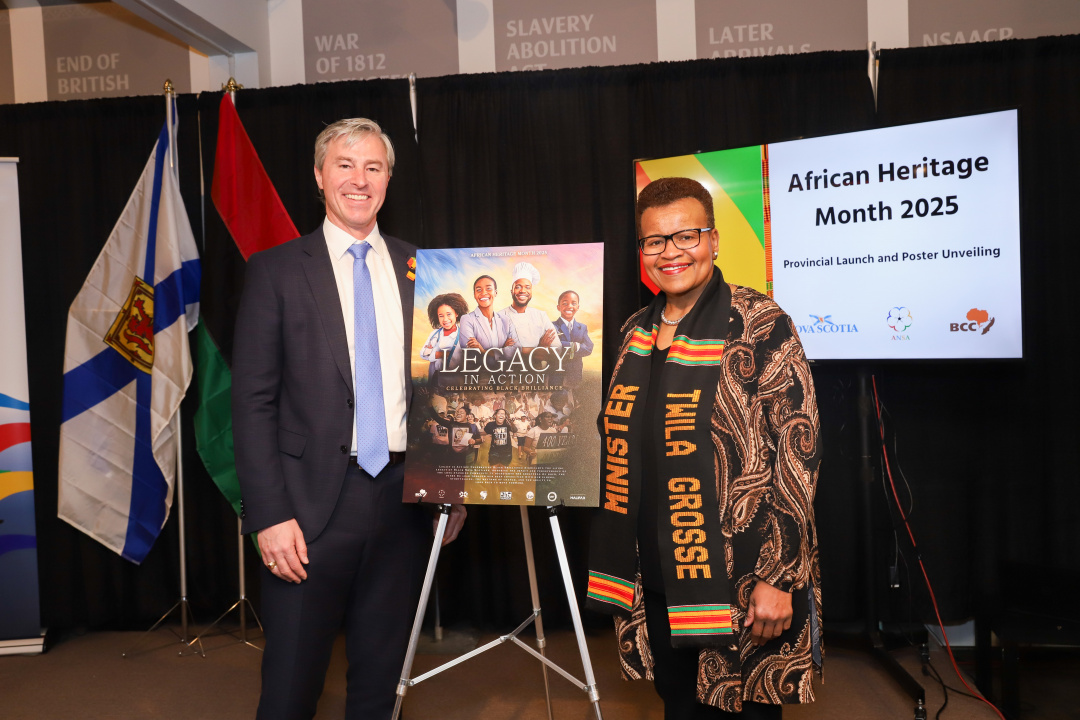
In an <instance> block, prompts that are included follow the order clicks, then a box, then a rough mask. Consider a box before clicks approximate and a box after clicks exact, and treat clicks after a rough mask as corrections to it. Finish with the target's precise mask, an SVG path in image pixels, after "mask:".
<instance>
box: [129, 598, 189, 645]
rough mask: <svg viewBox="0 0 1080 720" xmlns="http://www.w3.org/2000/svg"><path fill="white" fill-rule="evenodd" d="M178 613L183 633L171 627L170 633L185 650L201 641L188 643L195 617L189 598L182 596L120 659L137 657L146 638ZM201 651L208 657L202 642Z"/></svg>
mask: <svg viewBox="0 0 1080 720" xmlns="http://www.w3.org/2000/svg"><path fill="white" fill-rule="evenodd" d="M177 611H179V613H180V628H181V632H180V633H179V634H178V633H177V632H176V630H174V629H173V628H171V627H170V628H169V631H170V632H171V633H172V634H173V635H176V638H177V639H178V640H179V641H180V642H181V643H183V644H184V646H185V648H186V647H191V645H192V644H193V643H195V642H196V641H197V640H199V638H197V637H196V638H195V639H194V640H192V641H191V642H188V624H189V622H190V623H191V624H192V625H194V624H195V617H194V616H193V615H192V614H191V605H190V604H189V603H188V599H187V596H185V595H181V596H180V599H179V600H177V601H176V602H175V603H174V604H173V606H172V607H171V608H169V609H168V611H167V612H166V613H165V614H164V615H162V616H161V617H160V618H158V621H157V622H156V623H154V624H153V625H151V626H150V629H149V630H147V631H145V632H144V633H143V634H142V635H140V636H139V639H138V640H136V641H135V642H134V643H133V644H132V645H131V647H129V648H128V649H127V650H125V651H124V652H122V653H120V657H122V658H129V657H132V656H133V655H135V654H136V653H135V649H136V648H137V647H139V646H140V645H141V644H142V643H143V641H144V640H146V638H148V637H149V636H150V635H151V633H153V632H154V631H155V630H157V629H158V628H159V627H160V626H161V624H162V623H163V622H165V621H166V620H167V619H168V618H169V616H170V615H172V614H173V613H174V612H177ZM199 651H200V652H201V653H202V655H203V657H206V652H205V651H204V650H203V647H202V642H201V641H200V642H199ZM179 654H180V655H183V654H184V650H183V649H181V650H180V652H179Z"/></svg>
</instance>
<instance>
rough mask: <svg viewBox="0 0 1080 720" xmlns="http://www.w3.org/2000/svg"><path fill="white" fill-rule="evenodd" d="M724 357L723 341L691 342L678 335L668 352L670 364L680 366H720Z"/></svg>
mask: <svg viewBox="0 0 1080 720" xmlns="http://www.w3.org/2000/svg"><path fill="white" fill-rule="evenodd" d="M723 356H724V341H723V340H691V339H690V338H688V337H686V336H685V335H676V336H675V339H674V340H672V341H671V348H670V349H669V350H668V359H667V361H668V362H673V363H679V364H680V365H719V364H720V358H722V357H723Z"/></svg>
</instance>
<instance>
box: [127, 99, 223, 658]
mask: <svg viewBox="0 0 1080 720" xmlns="http://www.w3.org/2000/svg"><path fill="white" fill-rule="evenodd" d="M162 91H163V93H164V94H165V127H166V128H167V129H168V134H169V150H168V156H169V172H172V173H174V177H175V173H176V169H175V168H176V127H175V118H174V117H173V102H174V96H175V94H176V92H175V90H174V89H173V84H172V80H170V79H166V80H165V85H164V87H163V88H162ZM149 279H150V281H151V282H153V278H149ZM175 422H176V489H175V491H174V492H175V497H176V505H177V515H178V516H179V517H178V518H177V522H179V523H180V599H179V600H177V601H176V603H175V604H174V605H173V606H172V607H171V608H170V609H169V611H168V612H166V613H165V614H164V615H162V616H161V617H160V618H159V619H158V621H157V622H156V623H154V624H153V625H152V626H151V627H150V629H149V630H147V631H146V632H145V633H143V634H142V635H141V636H140V637H139V639H138V640H136V641H135V644H134V645H132V646H131V647H130V648H128V649H127V650H125V651H124V652H122V653H121V654H120V656H121V657H123V658H127V657H130V656H131V655H132V654H133V651H134V650H135V648H136V647H138V646H139V644H140V643H141V642H142V640H143V639H144V638H145V637H147V636H148V635H150V634H151V633H152V632H154V630H157V628H158V626H159V625H161V623H163V622H164V621H165V619H166V618H168V617H169V616H170V615H172V613H173V610H179V611H180V642H182V643H184V644H185V645H187V646H188V647H191V646H192V645H194V644H195V642H196V641H197V640H199V637H198V636H196V637H195V638H194V639H193V640H191V641H190V642H189V641H188V620H189V619H190V620H191V622H192V623H194V621H195V618H194V616H193V615H192V614H191V606H190V604H189V603H188V593H187V533H186V528H187V526H186V523H185V522H184V441H183V434H182V430H181V422H180V413H179V412H178V413H177V414H176V420H175ZM174 632H175V631H174ZM180 654H181V655H183V654H184V652H183V651H181V652H180ZM199 654H200V655H202V656H203V657H206V651H205V650H204V649H203V646H202V643H201V642H199Z"/></svg>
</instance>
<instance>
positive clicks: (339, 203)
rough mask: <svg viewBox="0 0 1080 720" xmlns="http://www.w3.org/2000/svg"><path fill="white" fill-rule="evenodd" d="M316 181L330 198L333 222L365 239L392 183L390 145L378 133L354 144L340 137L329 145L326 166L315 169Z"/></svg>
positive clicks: (326, 196)
mask: <svg viewBox="0 0 1080 720" xmlns="http://www.w3.org/2000/svg"><path fill="white" fill-rule="evenodd" d="M315 182H317V183H318V184H319V189H320V190H322V191H323V195H324V196H325V198H326V216H327V217H328V218H330V222H332V223H333V224H334V225H336V226H338V227H339V228H341V229H342V230H344V231H345V232H347V233H349V234H350V235H352V236H353V237H354V238H356V239H357V240H363V239H364V238H366V237H367V236H368V234H369V233H370V232H371V231H372V230H373V229H374V228H375V220H376V216H377V215H378V212H379V208H381V207H382V204H383V201H384V200H385V199H386V186H387V185H388V184H389V182H390V162H389V161H388V160H387V158H386V146H385V145H383V143H382V140H380V139H379V137H378V136H377V135H374V134H372V135H368V136H366V137H365V138H363V139H362V140H360V141H359V142H355V143H353V144H352V145H350V146H347V145H346V138H344V137H339V138H337V139H336V140H334V141H333V142H332V143H330V145H329V146H328V147H327V148H326V158H325V159H324V160H323V166H322V167H321V168H315Z"/></svg>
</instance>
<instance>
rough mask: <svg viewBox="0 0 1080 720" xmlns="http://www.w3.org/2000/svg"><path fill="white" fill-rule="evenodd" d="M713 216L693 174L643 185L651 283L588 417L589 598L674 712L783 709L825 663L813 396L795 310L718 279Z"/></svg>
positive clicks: (807, 689) (775, 714)
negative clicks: (595, 436) (593, 513)
mask: <svg viewBox="0 0 1080 720" xmlns="http://www.w3.org/2000/svg"><path fill="white" fill-rule="evenodd" d="M714 225H715V221H714V219H713V202H712V197H711V196H710V195H709V193H708V191H707V190H705V188H704V187H702V186H701V185H700V184H699V183H697V182H696V181H694V180H690V179H688V178H665V179H661V180H657V181H655V182H653V183H650V184H649V185H648V186H646V187H645V188H644V189H643V190H642V191H641V194H640V196H639V197H638V202H637V229H638V235H639V237H640V240H639V241H638V245H639V250H640V251H641V253H642V260H643V263H644V266H645V268H646V271H647V272H648V274H649V277H650V278H651V279H652V280H653V282H655V283H656V284H657V285H658V286H659V287H660V290H661V292H660V293H659V294H658V295H657V297H656V299H655V300H654V301H653V302H652V303H651V304H650V305H649V306H648V307H646V308H644V309H643V310H641V311H639V312H637V313H636V314H634V315H633V316H632V317H631V318H630V319H629V320H628V321H627V323H626V324H625V325H624V326H623V332H624V333H625V337H624V339H623V343H622V347H621V348H620V351H619V355H618V359H617V361H616V364H615V371H614V374H613V376H612V380H611V385H610V387H609V388H608V392H607V397H606V398H605V403H604V410H603V413H602V414H601V416H600V419H599V428H600V434H601V435H602V436H603V443H604V447H603V452H604V455H605V462H604V467H605V470H604V472H603V474H602V477H603V483H602V488H601V508H600V512H599V514H598V515H597V517H596V519H595V520H594V522H593V528H592V540H591V543H590V559H589V590H588V602H589V605H590V606H591V607H593V608H594V609H597V610H601V611H605V612H610V613H613V614H614V615H615V626H616V631H617V634H618V639H619V652H620V656H621V662H622V669H623V673H624V675H625V676H627V677H629V678H632V679H639V678H648V679H651V680H653V681H654V683H655V685H656V690H657V693H658V694H659V695H660V697H661V698H662V699H663V701H664V711H665V715H664V716H665V718H667V719H668V720H671V719H672V718H723V717H733V718H746V719H752V718H779V717H780V716H781V705H782V704H784V703H804V702H811V701H812V700H813V699H814V692H813V687H812V684H811V678H812V674H813V670H814V669H817V670H818V671H819V672H820V668H821V643H820V628H821V624H820V609H821V593H820V587H819V579H820V575H819V570H818V556H817V533H816V530H815V527H814V511H813V499H814V488H815V485H816V482H817V475H818V466H819V463H820V459H821V447H820V443H819V427H818V414H817V405H816V401H815V396H814V385H813V379H812V378H811V376H810V369H809V366H808V365H807V362H806V357H805V355H804V354H803V349H802V346H801V344H800V343H799V338H798V335H797V334H796V332H795V328H794V325H793V324H792V322H791V319H790V318H789V317H788V316H787V315H786V314H785V313H784V312H783V311H782V310H781V309H780V307H779V306H778V305H777V304H776V303H775V302H773V301H772V300H771V299H770V298H769V297H767V296H765V295H762V294H761V293H759V292H757V291H755V290H752V289H750V288H746V287H740V286H737V285H729V284H728V283H726V282H724V279H723V276H722V274H721V272H720V270H719V269H718V268H717V267H716V266H715V265H714V260H715V258H716V257H717V252H718V242H719V233H718V232H717V230H716V229H715V228H714V227H713V226H714ZM635 544H636V548H637V549H636V551H635Z"/></svg>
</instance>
